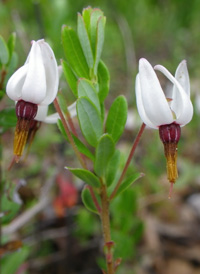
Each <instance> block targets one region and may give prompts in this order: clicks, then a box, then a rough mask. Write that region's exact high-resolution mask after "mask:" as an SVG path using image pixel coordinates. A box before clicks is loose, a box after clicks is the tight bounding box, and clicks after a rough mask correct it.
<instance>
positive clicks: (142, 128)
mask: <svg viewBox="0 0 200 274" xmlns="http://www.w3.org/2000/svg"><path fill="white" fill-rule="evenodd" d="M145 126H146V125H145V124H144V123H143V124H142V125H141V127H140V130H139V132H138V134H137V136H136V138H135V140H134V142H133V146H132V149H131V151H130V153H129V156H128V159H127V161H126V164H125V166H124V169H123V171H122V174H121V176H120V178H119V181H118V182H117V184H116V187H115V188H114V190H113V192H112V194H111V195H110V200H112V199H113V198H114V197H115V195H116V193H117V190H118V189H119V187H120V185H121V183H122V180H123V179H124V176H125V174H126V171H127V169H128V166H129V165H130V162H131V159H132V157H133V154H134V152H135V150H136V147H137V145H138V143H139V141H140V138H141V136H142V133H143V132H144V129H145Z"/></svg>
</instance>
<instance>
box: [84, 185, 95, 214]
mask: <svg viewBox="0 0 200 274" xmlns="http://www.w3.org/2000/svg"><path fill="white" fill-rule="evenodd" d="M81 198H82V201H83V204H84V206H85V207H86V208H87V209H88V210H89V211H91V212H93V213H96V214H98V210H97V209H96V206H95V204H94V202H93V200H92V197H91V194H90V191H89V189H88V188H87V187H84V189H83V190H82V193H81Z"/></svg>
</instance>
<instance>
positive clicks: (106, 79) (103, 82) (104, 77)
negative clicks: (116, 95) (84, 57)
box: [98, 61, 110, 102]
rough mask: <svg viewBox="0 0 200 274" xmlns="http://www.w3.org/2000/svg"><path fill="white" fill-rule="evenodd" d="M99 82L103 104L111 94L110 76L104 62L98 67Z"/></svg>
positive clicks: (100, 97) (100, 98)
mask: <svg viewBox="0 0 200 274" xmlns="http://www.w3.org/2000/svg"><path fill="white" fill-rule="evenodd" d="M98 82H99V93H98V95H99V100H100V102H103V101H104V100H105V98H106V97H107V95H108V93H109V88H110V74H109V71H108V69H107V67H106V65H105V64H104V62H103V61H100V62H99V66H98Z"/></svg>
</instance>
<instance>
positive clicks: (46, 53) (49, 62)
mask: <svg viewBox="0 0 200 274" xmlns="http://www.w3.org/2000/svg"><path fill="white" fill-rule="evenodd" d="M38 44H39V46H40V49H41V52H42V58H43V62H44V68H45V75H46V85H47V93H46V97H45V99H44V100H43V101H42V104H47V105H49V104H50V103H52V102H53V100H54V99H55V97H56V95H57V92H58V84H59V75H58V65H57V62H56V59H55V56H54V53H53V51H52V49H51V48H50V46H49V45H48V44H47V43H46V42H44V40H40V41H38Z"/></svg>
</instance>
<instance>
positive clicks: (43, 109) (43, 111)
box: [34, 105, 48, 122]
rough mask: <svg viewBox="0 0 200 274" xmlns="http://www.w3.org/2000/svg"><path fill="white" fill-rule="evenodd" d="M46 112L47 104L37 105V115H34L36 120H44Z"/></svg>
mask: <svg viewBox="0 0 200 274" xmlns="http://www.w3.org/2000/svg"><path fill="white" fill-rule="evenodd" d="M47 112H48V106H47V105H38V111H37V115H36V116H35V119H34V120H36V121H40V122H42V121H44V120H45V118H46V117H47Z"/></svg>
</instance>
